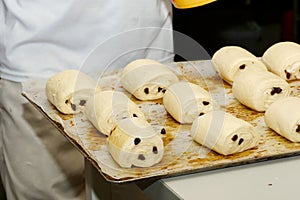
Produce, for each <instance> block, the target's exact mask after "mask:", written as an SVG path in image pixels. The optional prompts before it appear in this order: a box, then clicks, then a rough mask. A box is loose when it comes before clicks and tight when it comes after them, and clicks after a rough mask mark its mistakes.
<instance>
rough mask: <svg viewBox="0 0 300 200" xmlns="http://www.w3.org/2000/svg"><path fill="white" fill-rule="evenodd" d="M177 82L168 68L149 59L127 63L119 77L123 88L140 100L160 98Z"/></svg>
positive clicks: (176, 78)
mask: <svg viewBox="0 0 300 200" xmlns="http://www.w3.org/2000/svg"><path fill="white" fill-rule="evenodd" d="M177 81H178V77H177V76H176V75H175V74H174V73H173V72H172V71H171V70H170V69H169V68H168V67H166V66H165V65H163V64H161V63H159V62H156V61H154V60H150V59H139V60H135V61H133V62H131V63H129V64H128V65H127V66H126V67H125V68H124V70H123V71H122V75H121V84H122V85H123V87H124V88H125V89H126V90H127V91H128V92H130V93H131V94H133V95H134V96H135V97H136V98H137V99H140V100H154V99H160V98H162V97H163V94H164V92H165V91H166V89H167V87H168V86H169V85H171V84H172V83H174V82H177Z"/></svg>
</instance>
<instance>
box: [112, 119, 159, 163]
mask: <svg viewBox="0 0 300 200" xmlns="http://www.w3.org/2000/svg"><path fill="white" fill-rule="evenodd" d="M108 149H109V152H110V154H111V156H112V157H113V159H114V160H115V161H116V162H117V163H118V164H119V165H120V166H121V167H124V168H129V167H132V166H136V167H150V166H153V165H155V164H157V163H159V162H160V161H161V160H162V157H163V154H164V144H163V141H162V139H161V137H160V135H159V134H157V133H155V131H154V130H153V128H152V127H151V125H150V124H149V123H148V122H147V121H145V120H142V119H139V118H127V119H124V120H121V121H118V123H117V126H116V128H115V129H114V130H113V132H112V133H111V135H110V136H109V137H108Z"/></svg>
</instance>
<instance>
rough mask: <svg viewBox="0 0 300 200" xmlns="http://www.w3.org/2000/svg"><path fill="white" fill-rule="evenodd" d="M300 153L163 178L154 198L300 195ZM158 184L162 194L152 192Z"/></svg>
mask: <svg viewBox="0 0 300 200" xmlns="http://www.w3.org/2000/svg"><path fill="white" fill-rule="evenodd" d="M299 167H300V156H295V157H289V158H282V159H279V160H272V161H266V162H259V163H253V164H249V165H243V166H236V167H230V168H226V169H218V170H213V171H207V172H203V173H197V174H190V175H184V176H179V177H173V178H167V179H162V180H160V181H158V182H156V183H155V184H153V185H151V186H150V187H149V188H148V191H149V193H148V195H149V196H151V199H163V198H160V197H162V196H163V195H164V196H165V197H167V196H168V197H171V198H169V199H186V200H198V199H222V200H240V199H243V200H253V199H272V200H282V199H299V180H300V171H299ZM154 188H158V191H160V193H159V194H157V193H155V192H152V193H151V192H150V191H151V190H152V189H154Z"/></svg>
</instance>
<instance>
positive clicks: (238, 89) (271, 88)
mask: <svg viewBox="0 0 300 200" xmlns="http://www.w3.org/2000/svg"><path fill="white" fill-rule="evenodd" d="M290 91H291V89H290V86H289V84H288V83H287V82H286V81H285V80H284V79H282V78H280V77H279V76H276V75H275V74H273V73H271V72H268V71H257V70H255V69H250V68H248V69H246V70H245V71H243V72H242V73H239V74H237V76H236V77H235V79H234V82H233V85H232V93H233V96H234V97H235V98H236V99H237V100H238V101H239V102H240V103H242V104H244V105H245V106H248V107H249V108H252V109H253V110H256V111H259V112H263V111H265V110H266V109H267V108H268V106H269V105H270V104H271V103H273V102H274V101H276V100H278V99H281V98H284V97H287V96H288V95H289V94H290Z"/></svg>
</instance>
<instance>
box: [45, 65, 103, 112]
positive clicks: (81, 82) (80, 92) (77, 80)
mask: <svg viewBox="0 0 300 200" xmlns="http://www.w3.org/2000/svg"><path fill="white" fill-rule="evenodd" d="M100 90H101V89H100V87H99V86H98V85H97V82H96V81H95V80H94V79H92V78H91V77H89V76H88V75H87V74H85V73H83V72H80V71H78V70H64V71H61V72H59V73H57V74H55V75H54V76H52V77H50V78H49V79H48V81H47V83H46V96H47V99H48V100H49V101H50V102H51V103H52V104H53V105H54V106H55V107H56V108H57V109H58V110H59V111H60V112H62V113H64V114H74V113H79V112H83V110H84V108H85V105H86V102H87V101H88V99H89V98H90V96H92V95H93V93H94V92H95V91H100Z"/></svg>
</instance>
